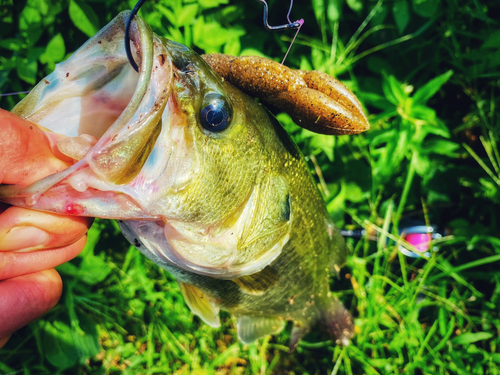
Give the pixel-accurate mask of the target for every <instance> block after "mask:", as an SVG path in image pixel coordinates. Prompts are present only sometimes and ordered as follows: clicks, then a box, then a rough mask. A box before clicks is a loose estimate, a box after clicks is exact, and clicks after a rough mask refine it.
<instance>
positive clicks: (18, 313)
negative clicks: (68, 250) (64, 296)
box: [0, 269, 62, 337]
mask: <svg viewBox="0 0 500 375" xmlns="http://www.w3.org/2000/svg"><path fill="white" fill-rule="evenodd" d="M61 292H62V281H61V277H60V276H59V274H58V273H57V272H56V271H55V270H53V269H50V270H44V271H40V272H37V273H31V274H29V275H24V276H20V277H15V278H13V279H9V280H5V281H2V282H1V283H0V322H2V324H1V325H0V337H5V336H8V335H10V334H11V333H12V332H14V331H16V330H18V329H19V328H22V327H24V326H25V325H26V324H28V323H29V322H31V321H33V320H35V319H36V318H38V317H40V316H42V315H43V314H45V313H46V312H47V311H49V310H50V309H51V308H52V307H54V306H55V304H56V303H57V301H59V298H60V297H61Z"/></svg>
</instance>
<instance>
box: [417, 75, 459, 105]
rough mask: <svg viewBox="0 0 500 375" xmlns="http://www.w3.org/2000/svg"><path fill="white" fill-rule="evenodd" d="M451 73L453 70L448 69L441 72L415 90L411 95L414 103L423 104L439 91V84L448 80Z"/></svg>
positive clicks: (441, 84)
mask: <svg viewBox="0 0 500 375" xmlns="http://www.w3.org/2000/svg"><path fill="white" fill-rule="evenodd" d="M452 75H453V70H448V71H447V72H446V73H443V74H441V75H439V76H437V77H436V78H434V79H431V80H430V81H429V82H427V83H426V84H425V85H424V86H422V87H421V88H419V89H418V90H417V91H416V92H415V94H414V95H413V102H414V103H415V104H425V103H426V102H427V101H428V100H429V99H430V98H432V97H433V96H434V95H435V94H436V93H437V92H438V91H439V89H440V88H441V86H443V85H444V84H445V83H446V82H448V80H449V79H450V77H451V76H452Z"/></svg>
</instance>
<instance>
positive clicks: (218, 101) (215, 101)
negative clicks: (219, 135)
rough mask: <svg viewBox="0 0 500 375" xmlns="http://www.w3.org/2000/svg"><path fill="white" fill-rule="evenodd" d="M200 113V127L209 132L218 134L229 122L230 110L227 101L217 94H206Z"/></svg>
mask: <svg viewBox="0 0 500 375" xmlns="http://www.w3.org/2000/svg"><path fill="white" fill-rule="evenodd" d="M203 104H204V106H203V108H202V110H201V113H200V121H201V125H202V126H203V127H204V128H205V129H207V130H209V131H211V132H220V131H222V130H224V129H226V128H227V127H228V125H229V123H230V122H231V108H230V106H229V103H228V102H227V100H226V99H225V98H224V97H223V96H221V95H219V94H208V95H207V96H205V100H204V101H203Z"/></svg>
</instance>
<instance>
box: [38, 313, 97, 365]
mask: <svg viewBox="0 0 500 375" xmlns="http://www.w3.org/2000/svg"><path fill="white" fill-rule="evenodd" d="M80 326H81V327H82V331H81V333H78V332H76V330H74V329H72V328H71V327H70V326H68V325H67V324H65V323H63V322H61V321H55V322H53V323H50V322H46V323H45V324H44V326H43V328H42V329H43V331H42V341H43V348H44V351H45V356H46V358H47V359H48V361H49V362H50V363H51V364H52V365H54V366H55V367H57V368H58V369H60V370H63V369H66V368H69V367H71V366H74V365H75V364H76V363H78V362H80V363H83V362H84V361H85V360H87V359H88V358H91V357H93V356H95V355H97V353H99V352H100V350H101V347H100V345H99V342H98V333H97V329H96V326H95V323H93V322H91V321H90V320H89V319H88V318H87V317H86V316H84V315H83V316H82V317H81V318H80Z"/></svg>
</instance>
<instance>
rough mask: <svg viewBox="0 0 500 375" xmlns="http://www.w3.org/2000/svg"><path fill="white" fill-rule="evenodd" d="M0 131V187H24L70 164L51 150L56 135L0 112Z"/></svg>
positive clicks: (7, 113) (10, 114)
mask: <svg viewBox="0 0 500 375" xmlns="http://www.w3.org/2000/svg"><path fill="white" fill-rule="evenodd" d="M0 129H1V130H2V135H1V137H0V182H1V183H3V184H16V185H27V184H30V183H32V182H35V181H37V180H39V179H41V178H43V177H45V176H48V175H50V174H53V173H56V172H59V171H61V170H63V169H66V168H67V167H68V166H69V165H70V164H71V161H70V160H69V159H67V158H64V156H62V154H60V153H57V151H55V150H57V148H56V147H54V146H53V145H54V142H53V141H52V138H57V135H55V134H54V133H51V134H50V133H45V132H44V131H43V130H42V129H41V128H39V127H38V126H37V125H36V124H34V123H32V122H30V121H27V120H24V119H22V118H20V117H18V116H16V115H14V114H12V113H10V112H8V111H5V110H1V109H0ZM47 134H49V136H48V135H47ZM54 152H56V154H57V155H55V154H54ZM61 159H62V160H61Z"/></svg>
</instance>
